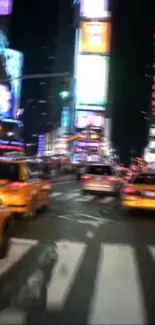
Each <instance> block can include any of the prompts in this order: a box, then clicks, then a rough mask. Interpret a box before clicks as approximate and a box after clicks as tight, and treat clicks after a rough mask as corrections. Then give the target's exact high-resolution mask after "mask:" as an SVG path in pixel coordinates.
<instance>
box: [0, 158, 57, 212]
mask: <svg viewBox="0 0 155 325" xmlns="http://www.w3.org/2000/svg"><path fill="white" fill-rule="evenodd" d="M50 192H51V181H50V180H48V179H47V177H45V176H44V174H43V170H42V168H41V166H40V164H39V163H38V162H37V161H35V159H34V160H12V159H7V158H4V159H3V158H1V159H0V199H1V200H2V202H3V203H4V204H5V205H7V206H8V207H9V208H10V210H11V212H12V213H13V214H14V213H15V214H20V215H22V216H35V215H36V212H37V210H38V209H40V208H42V207H45V206H47V205H48V202H49V195H50Z"/></svg>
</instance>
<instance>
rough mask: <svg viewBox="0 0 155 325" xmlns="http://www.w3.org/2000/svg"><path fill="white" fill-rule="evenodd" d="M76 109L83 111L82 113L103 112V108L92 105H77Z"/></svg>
mask: <svg viewBox="0 0 155 325" xmlns="http://www.w3.org/2000/svg"><path fill="white" fill-rule="evenodd" d="M76 109H79V110H83V111H102V112H103V111H104V110H105V107H103V106H94V105H78V106H76Z"/></svg>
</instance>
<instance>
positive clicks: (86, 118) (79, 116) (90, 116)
mask: <svg viewBox="0 0 155 325" xmlns="http://www.w3.org/2000/svg"><path fill="white" fill-rule="evenodd" d="M88 125H90V126H91V128H96V129H98V128H103V127H104V115H103V113H98V112H86V111H76V114H75V126H76V128H78V129H83V128H86V127H87V126H88Z"/></svg>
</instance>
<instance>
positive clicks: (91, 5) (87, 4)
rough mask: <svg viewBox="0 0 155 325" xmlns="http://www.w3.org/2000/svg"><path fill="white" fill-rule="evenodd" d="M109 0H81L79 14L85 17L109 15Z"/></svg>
mask: <svg viewBox="0 0 155 325" xmlns="http://www.w3.org/2000/svg"><path fill="white" fill-rule="evenodd" d="M108 3H109V0H81V7H80V15H81V16H82V17H87V18H104V17H108V16H109V15H110V12H109V10H108Z"/></svg>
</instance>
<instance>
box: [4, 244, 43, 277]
mask: <svg viewBox="0 0 155 325" xmlns="http://www.w3.org/2000/svg"><path fill="white" fill-rule="evenodd" d="M37 244H38V241H37V240H30V239H22V238H11V243H10V247H9V251H8V254H7V256H6V258H4V259H2V260H0V275H2V274H4V273H6V272H7V271H8V270H9V269H10V268H11V267H12V266H13V265H14V264H15V263H17V262H19V261H20V259H21V258H22V257H23V256H24V255H25V254H26V253H27V252H28V251H29V250H30V249H31V248H32V247H34V246H36V245H37Z"/></svg>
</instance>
